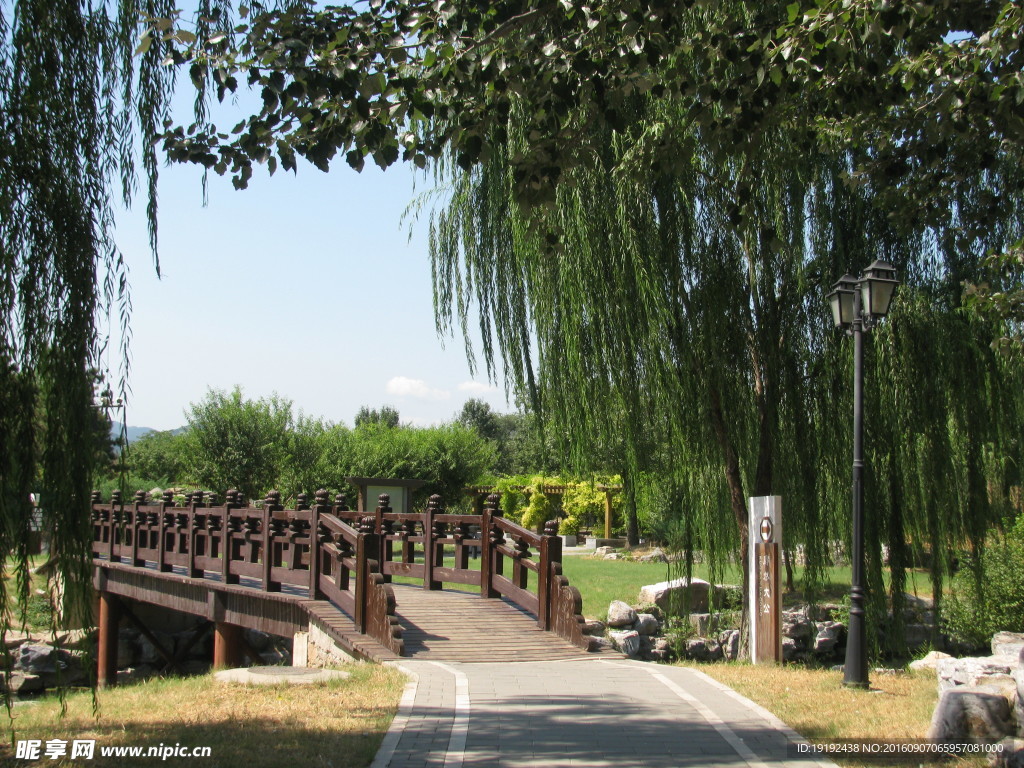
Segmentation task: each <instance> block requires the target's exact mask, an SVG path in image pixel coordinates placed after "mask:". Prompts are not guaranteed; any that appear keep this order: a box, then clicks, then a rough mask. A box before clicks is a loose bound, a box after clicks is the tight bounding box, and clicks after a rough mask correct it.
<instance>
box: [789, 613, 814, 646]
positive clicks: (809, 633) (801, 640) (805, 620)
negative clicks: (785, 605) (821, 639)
mask: <svg viewBox="0 0 1024 768" xmlns="http://www.w3.org/2000/svg"><path fill="white" fill-rule="evenodd" d="M814 634H815V629H814V622H813V621H811V619H810V616H809V615H808V611H807V608H806V607H805V608H800V609H798V610H795V611H783V612H782V636H783V637H789V638H792V639H793V640H796V641H797V643H798V644H800V645H804V646H809V645H810V641H811V638H812V637H814Z"/></svg>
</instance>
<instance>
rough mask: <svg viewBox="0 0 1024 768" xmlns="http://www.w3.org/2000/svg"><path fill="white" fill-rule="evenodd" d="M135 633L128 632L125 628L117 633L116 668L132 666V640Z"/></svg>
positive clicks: (133, 649)
mask: <svg viewBox="0 0 1024 768" xmlns="http://www.w3.org/2000/svg"><path fill="white" fill-rule="evenodd" d="M135 637H136V635H133V634H129V633H127V632H125V630H123V629H122V630H121V631H120V632H118V633H117V668H118V669H124V668H125V667H130V666H132V664H133V662H134V661H135V643H134V642H133V641H134V639H135Z"/></svg>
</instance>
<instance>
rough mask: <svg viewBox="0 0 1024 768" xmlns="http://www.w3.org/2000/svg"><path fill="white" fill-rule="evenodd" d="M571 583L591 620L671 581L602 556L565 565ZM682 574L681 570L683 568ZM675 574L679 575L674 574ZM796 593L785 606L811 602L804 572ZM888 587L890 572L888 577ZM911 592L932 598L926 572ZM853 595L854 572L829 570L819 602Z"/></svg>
mask: <svg viewBox="0 0 1024 768" xmlns="http://www.w3.org/2000/svg"><path fill="white" fill-rule="evenodd" d="M562 567H563V571H564V573H565V575H566V576H567V577H568V578H569V583H570V584H572V585H573V586H574V587H576V588H577V589H578V590H579V591H580V593H581V594H582V595H583V614H584V615H585V616H587V617H590V618H601V617H603V616H604V614H605V613H606V612H607V611H608V603H610V602H611V601H612V600H624V601H625V602H627V603H631V604H632V603H635V602H636V601H637V597H638V595H639V594H640V588H641V587H642V586H644V585H645V584H654V583H656V582H659V581H665V580H666V579H668V578H670V571H669V566H668V565H666V564H665V563H639V562H635V561H630V560H604V559H603V558H598V557H587V556H570V557H565V558H564V559H563V562H562ZM680 571H681V569H680ZM672 575H675V574H672ZM693 575H694V576H695V577H696V578H699V579H705V580H708V581H715V582H716V583H720V584H739V583H741V581H742V578H743V574H742V572H741V571H740V569H739V567H738V566H735V565H731V566H729V567H727V568H726V569H725V570H724V572H722V573H717V574H716V575H715V577H714V579H712V578H711V574H710V571H709V570H708V568H707V566H706V565H700V564H695V565H694V567H693ZM793 575H794V586H795V590H794V591H793V592H790V593H786V594H785V595H784V597H783V603H784V606H788V605H796V604H800V603H805V602H808V593H807V591H806V589H805V584H804V569H803V568H801V567H796V568H794V570H793ZM885 577H886V578H885V583H886V587H888V583H889V579H888V573H886V574H885ZM907 591H908V592H911V593H915V592H916V594H918V595H920V596H921V597H931V584H930V583H929V582H928V577H927V574H926V573H925V572H923V571H921V572H915V571H910V572H908V573H907ZM849 592H850V569H849V568H848V567H847V568H829V569H828V570H827V571H826V573H825V579H824V583H823V584H821V585H820V586H819V587H818V589H817V591H816V593H815V598H816V601H817V602H836V603H838V602H840V601H841V600H842V599H843V597H844V596H845V595H847V594H849Z"/></svg>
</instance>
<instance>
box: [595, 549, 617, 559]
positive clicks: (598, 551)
mask: <svg viewBox="0 0 1024 768" xmlns="http://www.w3.org/2000/svg"><path fill="white" fill-rule="evenodd" d="M614 551H615V547H597V548H596V549H594V554H595V555H598V556H600V557H604V556H605V555H610V554H611V553H612V552H614Z"/></svg>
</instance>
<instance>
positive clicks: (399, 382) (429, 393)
mask: <svg viewBox="0 0 1024 768" xmlns="http://www.w3.org/2000/svg"><path fill="white" fill-rule="evenodd" d="M384 390H385V391H386V392H387V393H388V394H389V395H397V396H398V397H414V398H417V399H419V400H447V399H448V397H449V393H448V392H446V391H445V390H443V389H434V388H433V387H431V386H430V385H428V384H427V382H425V381H424V380H423V379H410V378H409V377H408V376H394V377H392V378H391V379H389V380H388V383H387V384H386V385H384Z"/></svg>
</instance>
